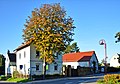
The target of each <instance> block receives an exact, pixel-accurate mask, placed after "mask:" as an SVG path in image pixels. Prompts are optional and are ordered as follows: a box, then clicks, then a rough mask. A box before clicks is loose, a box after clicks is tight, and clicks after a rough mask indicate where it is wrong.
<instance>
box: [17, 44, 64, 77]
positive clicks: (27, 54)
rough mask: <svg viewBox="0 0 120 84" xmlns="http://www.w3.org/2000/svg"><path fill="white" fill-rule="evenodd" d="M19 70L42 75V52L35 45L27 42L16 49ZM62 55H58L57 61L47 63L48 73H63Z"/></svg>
mask: <svg viewBox="0 0 120 84" xmlns="http://www.w3.org/2000/svg"><path fill="white" fill-rule="evenodd" d="M15 52H16V66H17V71H19V72H20V73H22V74H24V75H30V74H31V75H42V73H43V61H42V60H41V59H39V55H40V53H39V52H38V51H36V49H35V47H34V45H33V44H32V43H30V42H26V43H24V44H22V45H21V46H19V47H18V48H16V49H15ZM61 70H62V56H61V55H58V56H57V57H56V59H55V62H54V63H52V64H47V66H46V74H61Z"/></svg>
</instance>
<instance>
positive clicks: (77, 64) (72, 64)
mask: <svg viewBox="0 0 120 84" xmlns="http://www.w3.org/2000/svg"><path fill="white" fill-rule="evenodd" d="M63 65H66V66H68V65H71V67H73V68H74V69H77V66H79V63H78V62H63Z"/></svg>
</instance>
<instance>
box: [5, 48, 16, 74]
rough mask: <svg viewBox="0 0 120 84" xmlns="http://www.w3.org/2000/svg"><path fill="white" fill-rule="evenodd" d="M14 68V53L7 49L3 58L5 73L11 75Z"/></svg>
mask: <svg viewBox="0 0 120 84" xmlns="http://www.w3.org/2000/svg"><path fill="white" fill-rule="evenodd" d="M15 70H16V54H15V53H10V51H9V50H8V52H7V54H6V60H5V75H12V74H13V72H14V71H15Z"/></svg>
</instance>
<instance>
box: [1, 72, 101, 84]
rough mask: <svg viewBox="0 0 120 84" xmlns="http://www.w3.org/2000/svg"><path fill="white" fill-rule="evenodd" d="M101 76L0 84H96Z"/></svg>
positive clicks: (4, 83)
mask: <svg viewBox="0 0 120 84" xmlns="http://www.w3.org/2000/svg"><path fill="white" fill-rule="evenodd" d="M102 77H103V75H101V74H100V75H94V76H88V77H70V78H59V79H52V80H39V81H32V82H28V83H6V82H0V84H96V81H97V80H98V79H100V78H102Z"/></svg>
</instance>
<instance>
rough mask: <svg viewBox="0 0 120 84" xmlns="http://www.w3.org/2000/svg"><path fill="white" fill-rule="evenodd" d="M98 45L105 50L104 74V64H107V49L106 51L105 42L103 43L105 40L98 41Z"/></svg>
mask: <svg viewBox="0 0 120 84" xmlns="http://www.w3.org/2000/svg"><path fill="white" fill-rule="evenodd" d="M99 44H100V45H104V49H105V73H106V67H107V66H106V64H107V49H106V42H105V40H104V39H101V40H100V41H99Z"/></svg>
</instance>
